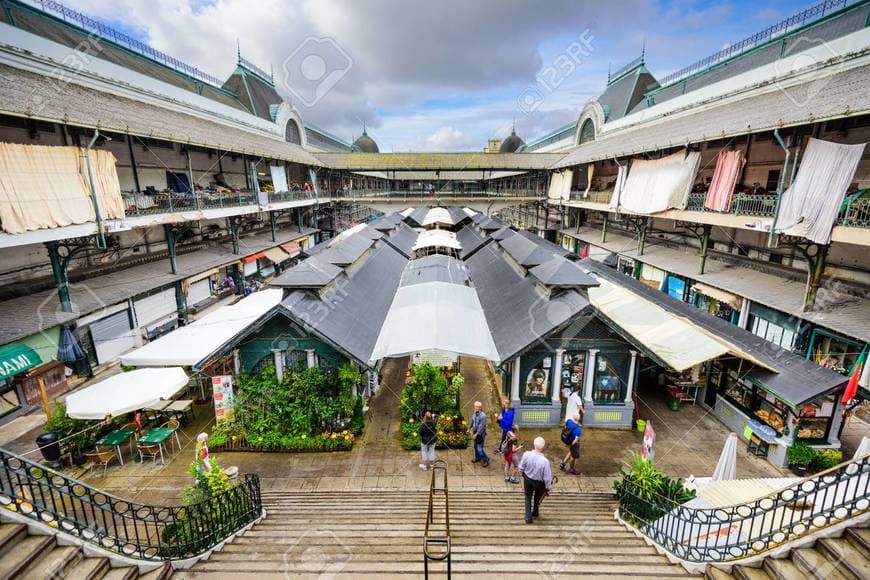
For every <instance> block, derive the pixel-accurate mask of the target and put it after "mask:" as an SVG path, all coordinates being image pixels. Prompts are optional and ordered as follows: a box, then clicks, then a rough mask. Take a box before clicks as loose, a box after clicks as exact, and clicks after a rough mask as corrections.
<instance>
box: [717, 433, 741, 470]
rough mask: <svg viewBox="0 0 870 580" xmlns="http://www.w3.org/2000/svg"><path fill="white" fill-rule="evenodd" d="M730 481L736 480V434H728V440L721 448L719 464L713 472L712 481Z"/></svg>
mask: <svg viewBox="0 0 870 580" xmlns="http://www.w3.org/2000/svg"><path fill="white" fill-rule="evenodd" d="M732 479H737V434H736V433H729V434H728V439H726V440H725V445H724V446H723V447H722V454H721V455H720V456H719V463H717V464H716V469H714V470H713V477H712V481H730V480H732Z"/></svg>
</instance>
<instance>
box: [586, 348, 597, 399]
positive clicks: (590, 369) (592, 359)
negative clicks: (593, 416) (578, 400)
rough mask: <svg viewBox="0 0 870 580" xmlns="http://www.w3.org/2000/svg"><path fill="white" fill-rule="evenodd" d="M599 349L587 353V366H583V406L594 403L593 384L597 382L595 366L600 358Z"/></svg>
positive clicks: (591, 349)
mask: <svg viewBox="0 0 870 580" xmlns="http://www.w3.org/2000/svg"><path fill="white" fill-rule="evenodd" d="M598 350H599V349H597V348H590V349H589V350H588V351H586V364H585V365H584V366H583V404H584V405H589V404H591V403H592V383H593V381H594V380H595V364H596V359H597V358H598Z"/></svg>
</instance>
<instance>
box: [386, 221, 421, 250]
mask: <svg viewBox="0 0 870 580" xmlns="http://www.w3.org/2000/svg"><path fill="white" fill-rule="evenodd" d="M419 235H420V234H418V233H417V230H415V229H414V228H412V227H411V226H409V225H407V224H404V223H400V224H399V225H398V226H397V227H396V229H394V230H393V231H391V232H390V233H389V235H387V236H385V237H384V240H385V241H386V242H387V243H388V244H390V245H391V246H393V247H394V248H395V249H396V250H397V251H399V252H401V253H402V254H404V255H405V256H407V257H409V258H410V257H411V253H412V251H413V248H414V242H416V241H417V237H418V236H419Z"/></svg>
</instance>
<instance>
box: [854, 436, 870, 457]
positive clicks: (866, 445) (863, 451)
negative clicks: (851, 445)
mask: <svg viewBox="0 0 870 580" xmlns="http://www.w3.org/2000/svg"><path fill="white" fill-rule="evenodd" d="M868 453H870V437H862V438H861V444H860V445H858V449H856V450H855V455H853V456H852V459H858V458H859V457H864V456H865V455H867V454H868Z"/></svg>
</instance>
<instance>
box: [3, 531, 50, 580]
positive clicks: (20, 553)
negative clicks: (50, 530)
mask: <svg viewBox="0 0 870 580" xmlns="http://www.w3.org/2000/svg"><path fill="white" fill-rule="evenodd" d="M54 546H55V541H54V536H25V537H23V538H20V539H19V540H18V541H17V542H15V544H14V546H12V549H10V550H9V552H8V553H7V554H5V555H4V556H3V558H0V578H19V577H24V573H25V572H26V570H27V569H28V568H29V567H30V565H31V564H32V563H33V562H34V561H36V560H37V559H38V558H41V557H43V556H45V555H46V554H48V553H49V552H51V550H52V549H53V548H54Z"/></svg>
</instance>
